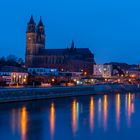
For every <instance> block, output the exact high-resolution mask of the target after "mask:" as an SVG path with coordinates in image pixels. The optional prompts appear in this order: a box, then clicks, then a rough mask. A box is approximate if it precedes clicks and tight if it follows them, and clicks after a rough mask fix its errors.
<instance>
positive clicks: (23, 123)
mask: <svg viewBox="0 0 140 140" xmlns="http://www.w3.org/2000/svg"><path fill="white" fill-rule="evenodd" d="M27 120H28V114H27V110H26V107H23V108H22V110H21V136H22V140H26V134H27Z"/></svg>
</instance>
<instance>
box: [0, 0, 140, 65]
mask: <svg viewBox="0 0 140 140" xmlns="http://www.w3.org/2000/svg"><path fill="white" fill-rule="evenodd" d="M31 14H33V16H34V18H35V20H36V21H37V22H38V20H39V17H40V16H42V19H43V22H44V24H45V30H46V36H47V40H46V48H66V47H67V46H68V45H69V46H70V44H71V40H72V39H73V40H74V41H75V44H76V46H77V47H89V48H90V49H91V50H92V52H93V53H94V54H95V59H96V61H97V63H104V62H110V61H118V62H128V63H138V62H140V1H139V0H3V1H2V2H1V3H0V56H2V55H8V54H15V55H17V56H19V57H20V56H21V57H23V58H24V53H25V32H26V25H27V22H28V21H29V18H30V15H31Z"/></svg>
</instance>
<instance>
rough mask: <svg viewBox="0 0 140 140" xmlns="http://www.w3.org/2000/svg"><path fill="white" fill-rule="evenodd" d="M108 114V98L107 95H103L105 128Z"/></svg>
mask: <svg viewBox="0 0 140 140" xmlns="http://www.w3.org/2000/svg"><path fill="white" fill-rule="evenodd" d="M107 115H108V100H107V95H104V129H105V130H106V128H107V117H108V116H107Z"/></svg>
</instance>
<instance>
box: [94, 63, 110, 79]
mask: <svg viewBox="0 0 140 140" xmlns="http://www.w3.org/2000/svg"><path fill="white" fill-rule="evenodd" d="M93 75H94V76H99V77H104V78H107V77H111V76H112V65H102V64H99V65H94V74H93Z"/></svg>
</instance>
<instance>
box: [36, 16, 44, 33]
mask: <svg viewBox="0 0 140 140" xmlns="http://www.w3.org/2000/svg"><path fill="white" fill-rule="evenodd" d="M37 33H38V34H45V29H44V25H43V22H42V18H41V17H40V21H39V23H38V25H37Z"/></svg>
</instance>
